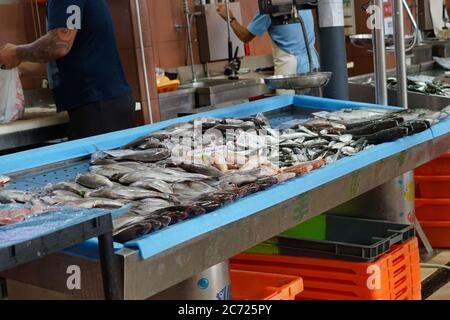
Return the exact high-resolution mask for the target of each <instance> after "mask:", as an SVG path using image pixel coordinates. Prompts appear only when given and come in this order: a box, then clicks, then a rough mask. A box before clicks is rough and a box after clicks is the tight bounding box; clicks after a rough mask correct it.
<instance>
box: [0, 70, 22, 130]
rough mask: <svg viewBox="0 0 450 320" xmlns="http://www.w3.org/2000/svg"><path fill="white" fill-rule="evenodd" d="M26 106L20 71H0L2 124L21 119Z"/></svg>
mask: <svg viewBox="0 0 450 320" xmlns="http://www.w3.org/2000/svg"><path fill="white" fill-rule="evenodd" d="M24 105H25V97H24V95H23V90H22V83H21V82H20V77H19V71H18V70H17V69H13V70H0V124H1V123H9V122H13V121H16V120H19V119H21V118H22V117H23V113H24Z"/></svg>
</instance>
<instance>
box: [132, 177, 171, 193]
mask: <svg viewBox="0 0 450 320" xmlns="http://www.w3.org/2000/svg"><path fill="white" fill-rule="evenodd" d="M130 187H136V188H142V189H146V190H152V191H156V192H161V193H166V194H172V193H173V188H172V187H171V186H170V184H168V183H167V182H165V181H162V180H156V179H147V180H140V181H137V182H135V183H132V184H131V185H130Z"/></svg>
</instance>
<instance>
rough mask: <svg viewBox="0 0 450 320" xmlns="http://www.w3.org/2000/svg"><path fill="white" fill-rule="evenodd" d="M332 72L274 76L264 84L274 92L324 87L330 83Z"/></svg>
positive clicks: (266, 79) (265, 80)
mask: <svg viewBox="0 0 450 320" xmlns="http://www.w3.org/2000/svg"><path fill="white" fill-rule="evenodd" d="M331 76H332V73H331V72H312V73H305V74H294V75H283V76H273V77H269V78H265V79H264V82H265V84H266V86H267V87H268V88H269V89H272V90H303V89H312V88H321V87H324V86H326V85H327V84H328V82H330V79H331Z"/></svg>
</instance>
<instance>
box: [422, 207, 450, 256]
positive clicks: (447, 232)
mask: <svg viewBox="0 0 450 320" xmlns="http://www.w3.org/2000/svg"><path fill="white" fill-rule="evenodd" d="M416 215H417V218H418V219H419V220H420V223H421V225H422V227H423V229H424V231H425V233H426V234H427V237H428V240H430V242H431V245H432V246H433V247H436V248H450V199H417V200H416Z"/></svg>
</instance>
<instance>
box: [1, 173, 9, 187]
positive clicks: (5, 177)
mask: <svg viewBox="0 0 450 320" xmlns="http://www.w3.org/2000/svg"><path fill="white" fill-rule="evenodd" d="M10 181H11V178H10V177H8V176H2V175H0V187H1V186H2V185H5V184H7V183H8V182H10Z"/></svg>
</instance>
